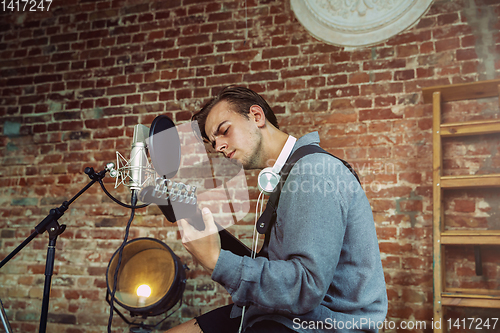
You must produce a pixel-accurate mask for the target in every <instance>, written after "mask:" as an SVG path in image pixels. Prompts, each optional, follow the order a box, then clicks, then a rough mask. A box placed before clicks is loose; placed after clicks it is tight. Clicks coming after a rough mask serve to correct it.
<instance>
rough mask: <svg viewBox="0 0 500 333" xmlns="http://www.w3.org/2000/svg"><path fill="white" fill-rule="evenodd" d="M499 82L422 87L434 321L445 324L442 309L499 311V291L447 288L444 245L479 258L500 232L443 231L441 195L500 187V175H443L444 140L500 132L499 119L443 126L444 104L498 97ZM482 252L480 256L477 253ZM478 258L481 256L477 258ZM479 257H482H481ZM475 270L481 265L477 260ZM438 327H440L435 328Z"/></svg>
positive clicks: (438, 330)
mask: <svg viewBox="0 0 500 333" xmlns="http://www.w3.org/2000/svg"><path fill="white" fill-rule="evenodd" d="M499 92H500V80H498V79H497V80H489V81H480V82H474V83H463V84H453V85H447V86H434V87H429V88H423V89H422V93H423V98H424V103H432V104H433V126H432V142H433V162H432V165H433V262H434V265H433V267H434V270H433V280H434V318H433V320H434V322H437V321H439V322H442V321H443V306H463V307H480V308H500V291H496V290H486V289H462V288H446V285H445V272H444V246H445V245H463V244H467V245H474V249H475V251H476V255H480V252H479V251H480V250H479V245H500V230H474V231H466V230H453V231H451V230H448V231H445V229H444V209H443V208H442V196H443V190H444V189H463V188H478V187H500V174H489V175H467V176H442V166H443V158H442V144H441V138H443V137H457V136H467V135H479V134H489V133H497V132H500V119H499V120H485V121H468V122H461V123H445V124H442V123H441V104H442V103H445V102H450V101H460V100H469V99H478V98H487V97H495V96H499V106H500V93H499ZM478 252H479V253H478ZM476 258H478V257H476ZM479 258H480V257H479ZM476 269H478V262H477V260H476ZM436 326H437V325H436ZM445 326H446V325H444V324H443V325H441V327H440V328H438V327H434V332H435V333H441V332H443V330H445V331H446V328H445Z"/></svg>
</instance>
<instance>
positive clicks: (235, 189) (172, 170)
mask: <svg viewBox="0 0 500 333" xmlns="http://www.w3.org/2000/svg"><path fill="white" fill-rule="evenodd" d="M159 124H160V125H165V126H158V128H160V129H161V130H158V131H155V133H154V134H153V135H152V136H150V137H149V138H148V142H147V145H148V147H149V149H150V154H151V161H152V163H153V167H154V170H155V173H156V177H153V179H152V180H151V181H150V182H149V183H147V184H145V186H144V188H146V187H148V191H149V193H151V194H152V197H153V199H154V200H153V201H152V202H154V203H157V204H158V205H160V204H162V203H163V205H171V208H172V210H173V213H174V214H175V218H176V219H177V220H180V219H190V218H193V216H194V215H195V213H196V211H197V209H198V207H199V209H201V208H205V207H206V208H209V209H210V211H211V212H212V214H213V216H214V220H215V222H216V223H217V224H218V225H219V226H220V227H222V228H227V227H229V226H231V225H233V224H234V223H235V222H237V221H239V220H241V219H243V217H245V216H246V215H247V214H248V213H249V211H250V198H249V190H248V186H247V181H246V175H245V172H244V170H243V167H242V166H241V165H240V164H236V163H232V162H231V161H230V160H228V159H226V158H225V157H223V156H222V155H220V154H217V155H214V154H208V153H207V150H206V147H205V144H204V143H203V141H202V140H200V138H201V135H200V133H199V127H198V123H197V122H187V123H184V124H180V125H177V126H173V125H172V126H168V125H169V122H167V121H164V123H163V124H162V123H159ZM152 127H153V126H152ZM162 127H165V128H164V129H163V128H162ZM155 128H156V127H155ZM166 175H168V176H166ZM180 229H181V230H180V231H181V234H183V232H184V231H183V230H182V228H180ZM207 232H208V233H210V232H212V231H208V230H207ZM204 236H207V234H206V233H203V232H200V233H197V234H196V236H195V237H196V238H201V237H204ZM192 237H193V236H191V239H193V238H192Z"/></svg>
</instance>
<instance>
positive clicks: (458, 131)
mask: <svg viewBox="0 0 500 333" xmlns="http://www.w3.org/2000/svg"><path fill="white" fill-rule="evenodd" d="M498 132H500V119H495V120H483V121H469V122H463V123H449V124H441V136H442V137H453V136H465V135H478V134H490V133H498Z"/></svg>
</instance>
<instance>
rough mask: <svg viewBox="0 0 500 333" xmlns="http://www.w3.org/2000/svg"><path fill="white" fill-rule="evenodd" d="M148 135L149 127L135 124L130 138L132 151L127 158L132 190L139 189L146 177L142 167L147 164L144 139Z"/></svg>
mask: <svg viewBox="0 0 500 333" xmlns="http://www.w3.org/2000/svg"><path fill="white" fill-rule="evenodd" d="M148 137H149V128H147V127H146V126H144V125H141V124H137V125H135V127H134V137H133V140H132V151H131V152H130V160H129V167H130V169H129V177H130V181H129V187H130V189H132V190H140V189H141V187H142V186H143V184H144V181H145V179H146V172H145V170H144V168H145V167H146V166H147V164H148V155H147V147H146V139H147V138H148Z"/></svg>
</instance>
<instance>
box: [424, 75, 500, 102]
mask: <svg viewBox="0 0 500 333" xmlns="http://www.w3.org/2000/svg"><path fill="white" fill-rule="evenodd" d="M499 84H500V79H496V80H487V81H479V82H472V83H461V84H453V85H446V86H434V87H429V88H422V95H423V97H424V103H432V94H433V93H435V92H440V93H441V102H450V101H462V100H465V99H475V98H487V97H496V96H498V95H499V94H498V85H499Z"/></svg>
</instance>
